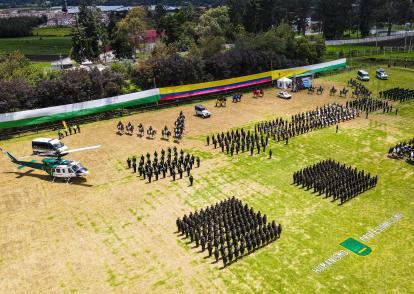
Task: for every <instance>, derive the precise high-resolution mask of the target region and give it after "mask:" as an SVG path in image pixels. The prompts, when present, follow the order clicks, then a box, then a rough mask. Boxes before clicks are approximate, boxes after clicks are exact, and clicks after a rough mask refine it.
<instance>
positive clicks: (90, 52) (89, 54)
mask: <svg viewBox="0 0 414 294" xmlns="http://www.w3.org/2000/svg"><path fill="white" fill-rule="evenodd" d="M106 39H107V38H106V32H105V29H104V26H103V24H102V21H101V19H100V13H99V10H98V9H97V8H96V6H95V5H94V6H92V7H87V6H86V3H85V1H84V0H81V2H80V5H79V14H78V15H77V18H76V24H75V26H74V28H73V36H72V44H73V46H72V52H71V56H72V58H73V59H75V60H76V61H77V62H79V63H82V62H83V61H85V60H86V59H88V60H96V59H97V58H98V57H99V54H100V53H101V51H102V48H103V46H104V45H105V43H106Z"/></svg>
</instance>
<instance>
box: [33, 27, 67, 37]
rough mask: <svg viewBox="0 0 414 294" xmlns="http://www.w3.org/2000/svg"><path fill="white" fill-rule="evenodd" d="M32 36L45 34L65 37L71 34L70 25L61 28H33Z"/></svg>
mask: <svg viewBox="0 0 414 294" xmlns="http://www.w3.org/2000/svg"><path fill="white" fill-rule="evenodd" d="M33 35H34V36H47V37H66V36H70V35H72V28H71V27H62V28H53V27H45V28H35V29H34V30H33Z"/></svg>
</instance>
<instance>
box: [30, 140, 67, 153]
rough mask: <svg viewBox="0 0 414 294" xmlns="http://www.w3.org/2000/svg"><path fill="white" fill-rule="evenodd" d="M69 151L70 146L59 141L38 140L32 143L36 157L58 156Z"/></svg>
mask: <svg viewBox="0 0 414 294" xmlns="http://www.w3.org/2000/svg"><path fill="white" fill-rule="evenodd" d="M68 149H69V148H68V146H65V145H64V144H63V143H62V142H61V141H59V140H58V139H50V138H37V139H34V140H33V141H32V150H33V154H34V155H42V156H57V155H59V154H60V153H62V152H63V151H66V150H68Z"/></svg>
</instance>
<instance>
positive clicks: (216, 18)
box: [196, 6, 231, 37]
mask: <svg viewBox="0 0 414 294" xmlns="http://www.w3.org/2000/svg"><path fill="white" fill-rule="evenodd" d="M230 28H231V22H230V16H229V9H228V8H227V7H226V6H219V7H216V8H210V9H208V10H206V11H205V12H204V13H203V14H202V15H201V16H200V18H199V21H198V24H197V27H196V32H197V33H198V34H199V35H200V36H202V37H226V36H227V35H228V34H229V32H230Z"/></svg>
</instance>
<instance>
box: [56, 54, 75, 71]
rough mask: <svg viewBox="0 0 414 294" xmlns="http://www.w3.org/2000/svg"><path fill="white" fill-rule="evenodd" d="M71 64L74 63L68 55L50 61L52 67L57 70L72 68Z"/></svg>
mask: <svg viewBox="0 0 414 294" xmlns="http://www.w3.org/2000/svg"><path fill="white" fill-rule="evenodd" d="M73 64H74V62H73V60H72V59H70V57H66V58H63V59H59V60H56V61H53V62H52V63H51V66H52V69H56V70H59V69H69V68H72V67H73Z"/></svg>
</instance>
